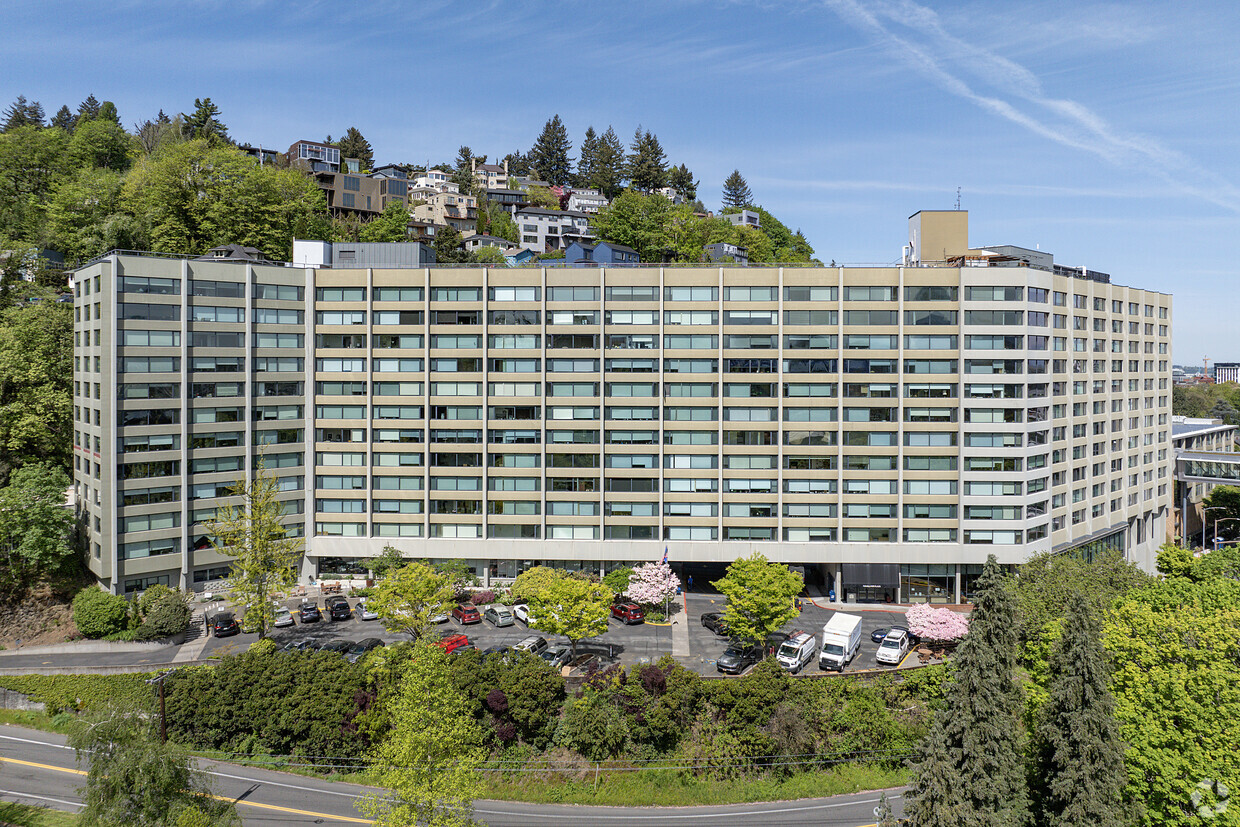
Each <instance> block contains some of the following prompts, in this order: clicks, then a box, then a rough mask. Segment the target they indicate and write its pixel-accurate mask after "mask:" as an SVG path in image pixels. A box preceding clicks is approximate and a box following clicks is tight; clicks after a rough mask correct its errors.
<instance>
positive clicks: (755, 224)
mask: <svg viewBox="0 0 1240 827" xmlns="http://www.w3.org/2000/svg"><path fill="white" fill-rule="evenodd" d="M720 217H721V218H723V219H724V220H725V221H727V222H728V223H729V224H732V225H733V226H736V227H750V228H751V229H754V230H760V229H762V216H761V215H759V214H758V213H756V212H754V211H753V210H741V211H740V212H733V213H728V214H726V215H723V216H720Z"/></svg>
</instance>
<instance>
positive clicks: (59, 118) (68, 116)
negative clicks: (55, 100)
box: [48, 106, 77, 134]
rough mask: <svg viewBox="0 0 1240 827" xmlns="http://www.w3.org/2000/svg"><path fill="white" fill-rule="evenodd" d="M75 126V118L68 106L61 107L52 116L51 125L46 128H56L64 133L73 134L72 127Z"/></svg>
mask: <svg viewBox="0 0 1240 827" xmlns="http://www.w3.org/2000/svg"><path fill="white" fill-rule="evenodd" d="M76 125H77V116H76V115H74V114H73V112H72V111H71V110H70V109H69V107H68V106H61V107H60V109H58V110H57V111H56V114H55V115H53V116H52V121H51V123H49V124H48V126H58V127H60V128H61V129H63V130H64V131H65V132H68V133H70V134H72V133H73V127H74V126H76Z"/></svg>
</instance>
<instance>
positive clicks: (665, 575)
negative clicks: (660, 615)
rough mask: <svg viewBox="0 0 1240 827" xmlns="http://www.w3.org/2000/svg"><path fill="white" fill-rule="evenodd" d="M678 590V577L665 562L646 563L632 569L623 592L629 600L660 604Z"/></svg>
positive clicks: (669, 598) (673, 595)
mask: <svg viewBox="0 0 1240 827" xmlns="http://www.w3.org/2000/svg"><path fill="white" fill-rule="evenodd" d="M679 591H680V578H679V577H677V576H676V572H674V571H672V567H671V566H669V565H668V564H667V563H665V562H657V563H646V564H645V565H641V566H637V567H636V568H634V569H633V574H632V575H631V576H630V577H629V585H628V588H626V589H625V591H624V593H625V594H626V595H627V596H628V598H629V599H630V600H635V601H637V602H638V603H642V604H646V605H655V604H659V605H662V604H663V603H665V602H666V601H668V600H671V599H672V598H673V597H675V596H676V594H677V592H679Z"/></svg>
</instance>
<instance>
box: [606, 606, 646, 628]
mask: <svg viewBox="0 0 1240 827" xmlns="http://www.w3.org/2000/svg"><path fill="white" fill-rule="evenodd" d="M611 616H612V617H614V618H615V619H616V620H619V621H620V622H621V623H624V624H626V625H633V624H636V623H645V622H646V613H645V612H643V611H642V607H641V606H638V605H637V604H636V603H616V604H614V605H613V606H612V607H611Z"/></svg>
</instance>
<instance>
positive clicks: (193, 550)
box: [74, 213, 1173, 602]
mask: <svg viewBox="0 0 1240 827" xmlns="http://www.w3.org/2000/svg"><path fill="white" fill-rule="evenodd" d="M940 218H941V216H933V215H928V214H924V213H921V214H918V215H916V216H914V217H913V221H912V222H911V229H912V228H913V227H914V225H915V228H916V231H917V233H916V234H917V240H918V245H917V246H918V249H920V248H921V246H922V243H923V242H924V245H925V246H926V249H943V250H949V248H950V251H956V250H957V249H958V250H959V251H962V252H965V253H968V252H969V250H968V243H967V240H964V241H962V240H961V239H960V238H959V236H960V232H961V227H962V221H967V214H965V213H958V214H956V216H955V217H948V218H946V219H944V220H942V221H940V220H939V219H940ZM964 233H965V235H966V238H967V224H966V225H964ZM971 260H972V262H973V263H972V265H968V266H961V265H954V266H948V265H944V264H941V263H937V262H928V261H923V260H922V259H921V258H920V257H919V255H913V256H911V257H910V264H909V265H908V266H891V267H831V268H821V267H819V268H808V267H799V268H791V267H784V268H781V267H746V268H739V267H735V268H734V267H727V266H724V267H718V266H714V267H708V266H694V267H658V266H650V267H623V268H609V267H606V266H602V267H597V268H584V269H582V268H538V269H535V268H513V269H508V268H493V269H488V268H477V269H470V268H436V267H418V268H408V269H399V268H397V269H380V268H366V269H362V268H352V269H349V268H344V267H341V266H339V265H337V266H336V267H334V268H331V269H321V268H314V267H309V268H302V269H298V268H293V267H289V266H278V265H264V264H252V263H224V262H213V261H189V260H180V259H172V258H161V257H153V256H137V255H132V256H131V255H113V256H109V257H107V258H105V259H103V260H100V261H97V262H95V263H92V264H91V265H89V266H87V267H85V268H83V269H81V270H79V271H78V278H77V282H76V284H77V287H76V293H77V294H76V301H75V313H76V323H75V337H76V349H75V366H74V367H75V374H74V381H75V394H76V396H75V399H74V407H75V410H74V417H75V423H76V431H75V448H74V455H75V467H76V471H75V483H74V484H75V488H76V494H77V502H78V503H79V508H80V509H81V511H82V516H83V518H84V521H85V525H86V527H87V529H88V531H89V536H90V564H91V567H92V569H93V570H94V571H95V572H96V573H97V574H98V575H99V576H100V578H101V579H102V580H103V582H104V583H106V584H109V585H110V586H111V588H113V589H114V590H116V591H118V592H129V591H133V590H135V589H141V588H145V587H146V586H148V585H150V584H152V583H168V584H170V585H186V586H194V585H199V587H201V586H202V584H205V583H209V582H210V581H212V580H215V579H218V578H219V577H221V576H223V575H224V573H226V571H227V565H228V561H227V560H226V559H225V558H222V557H220V556H219V555H218V554H217V553H216V552H215V551H213V550H211V549H210V545H209V543H208V542H207V539H206V537H205V533H204V530H203V526H202V521H203V520H204V519H207V518H209V517H210V516H211V515H212V514H213V513H214V509H215V508H216V507H217V506H218V505H219V504H220V503H221V502H226V501H227V494H228V492H227V489H228V486H229V485H231V484H232V483H233V482H234V480H237V479H239V478H241V479H246V480H249V479H252V477H253V474H254V473H255V467H256V465H257V464H258V463H259V462H260V461H261V462H262V463H263V464H264V465H265V467H266V468H267V469H268V470H269V472H270V473H273V474H275V475H276V476H277V477H278V479H279V484H280V490H281V492H282V493H281V498H282V500H283V501H284V502H285V503H286V508H285V513H286V515H287V516H286V520H287V525H288V526H289V527H290V530H292V531H293V532H294V533H296V534H298V535H301V536H304V538H305V546H306V552H305V562H304V565H303V572H302V574H303V576H304V577H309V576H311V575H317V576H321V575H323V574H328V573H331V574H335V573H337V572H348V571H364V569H365V560H366V559H367V558H370V557H372V556H374V555H376V554H378V553H379V552H380V551H381V550H382V548H383V547H384V546H387V545H392V546H395V547H396V548H398V549H400V550H402V551H403V552H405V553H406V554H407V555H409V556H411V557H421V558H430V559H448V558H465V559H468V560H469V561H471V562H472V563H473V564H474V565H475V566H476V568H477V572H478V574H479V576H480V577H481V578H482V579H483V580H484V581H487V582H489V581H491V580H493V579H505V578H511V577H514V576H515V575H516V574H517V573H519V572H520V571H522V570H524V569H526V568H528V567H530V566H533V565H537V564H539V563H543V564H547V565H554V566H562V567H566V568H572V569H584V570H589V571H598V572H605V571H607V570H609V569H610V568H613V567H617V566H621V565H629V564H633V563H637V562H641V561H649V560H654V559H658V558H660V557H661V555H662V553H663V549H664V548H665V547H666V548H667V549H668V555H669V559H670V560H671V561H672V562H673V563H677V564H680V563H688V562H692V563H697V564H716V565H720V566H722V565H723V564H726V563H727V562H728V561H730V560H732V559H734V558H736V557H738V556H741V555H746V554H749V553H750V552H752V551H754V550H760V551H762V552H763V553H764V554H765V555H766V556H767V557H768V558H770V559H773V560H779V561H783V562H786V563H789V564H793V565H797V566H803V567H805V569H806V570H807V571H808V572H809V573H810V574H811V575H813V576H815V577H817V576H821V577H822V579H823V581H824V582H825V583H826V584H828V585H835V586H836V588H837V594H838V595H839V596H840V597H847V598H848V599H863V600H888V599H890V600H896V599H899V600H903V601H910V600H913V601H916V600H930V601H935V602H951V601H955V600H959V599H962V598H967V597H968V595H969V594H970V592H971V589H972V584H973V580H974V578H975V577H976V574H977V573H978V572H979V571H980V567H981V564H982V563H983V562H984V561H985V559H986V556H987V555H988V554H991V553H994V554H996V555H997V556H998V558H999V560H1000V561H1001V562H1003V563H1007V564H1017V563H1020V562H1022V561H1023V560H1025V559H1027V558H1028V557H1029V555H1031V554H1033V553H1036V552H1043V551H1054V552H1073V553H1081V554H1090V553H1095V552H1096V551H1098V550H1100V549H1106V548H1115V549H1122V550H1123V551H1124V553H1125V554H1126V555H1127V556H1128V557H1129V558H1130V559H1133V560H1135V561H1137V562H1138V563H1139V564H1140V565H1142V566H1143V567H1144V568H1146V569H1150V570H1152V569H1153V565H1154V554H1155V550H1156V549H1157V547H1158V545H1159V544H1160V543H1161V542H1162V541H1163V539H1164V537H1165V535H1166V522H1167V518H1168V512H1169V506H1170V500H1171V482H1172V480H1171V473H1170V469H1171V463H1172V460H1173V457H1172V456H1171V441H1170V431H1171V423H1170V414H1171V409H1170V396H1171V388H1170V376H1171V369H1170V359H1171V356H1170V353H1169V350H1170V342H1171V330H1170V326H1171V299H1170V297H1169V296H1167V295H1164V294H1160V293H1155V292H1150V291H1145V290H1140V289H1137V288H1132V287H1124V286H1120V285H1117V284H1111V283H1109V282H1108V281H1106V280H1101V279H1091V278H1082V277H1076V276H1071V275H1063V274H1057V273H1056V272H1053V271H1051V270H1048V269H1042V268H1036V267H1031V266H1023V265H1022V266H986V262H987V258H986V256H985V255H982V254H981V253H979V254H978V255H977V256H973V257H972V258H971Z"/></svg>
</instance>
